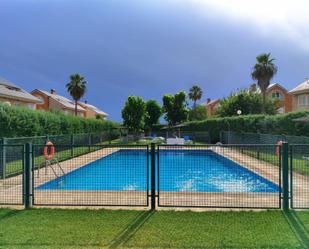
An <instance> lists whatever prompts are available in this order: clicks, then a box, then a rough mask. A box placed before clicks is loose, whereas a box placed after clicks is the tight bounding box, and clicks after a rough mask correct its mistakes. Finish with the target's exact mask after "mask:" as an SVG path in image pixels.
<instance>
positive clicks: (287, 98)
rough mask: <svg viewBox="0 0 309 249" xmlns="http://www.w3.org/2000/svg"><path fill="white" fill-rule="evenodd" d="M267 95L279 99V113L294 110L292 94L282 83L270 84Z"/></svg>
mask: <svg viewBox="0 0 309 249" xmlns="http://www.w3.org/2000/svg"><path fill="white" fill-rule="evenodd" d="M266 95H267V97H269V98H272V99H276V100H277V101H278V104H279V109H278V113H279V114H282V113H287V112H291V111H292V110H293V108H292V95H291V94H290V93H289V92H288V90H286V89H285V88H284V87H283V86H281V85H280V84H278V83H274V84H270V85H269V86H268V88H267V90H266Z"/></svg>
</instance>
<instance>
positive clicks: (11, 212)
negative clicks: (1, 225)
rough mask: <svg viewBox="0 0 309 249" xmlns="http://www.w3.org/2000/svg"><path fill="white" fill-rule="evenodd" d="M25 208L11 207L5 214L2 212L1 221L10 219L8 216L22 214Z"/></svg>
mask: <svg viewBox="0 0 309 249" xmlns="http://www.w3.org/2000/svg"><path fill="white" fill-rule="evenodd" d="M23 211H24V210H13V209H10V210H8V211H7V212H5V213H3V214H0V222H1V221H2V220H5V219H8V218H11V217H13V216H16V215H18V214H21V213H23Z"/></svg>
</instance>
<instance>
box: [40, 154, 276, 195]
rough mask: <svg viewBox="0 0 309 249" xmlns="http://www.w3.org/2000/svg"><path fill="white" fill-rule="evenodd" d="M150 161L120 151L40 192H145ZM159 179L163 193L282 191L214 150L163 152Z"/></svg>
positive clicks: (70, 174) (52, 182)
mask: <svg viewBox="0 0 309 249" xmlns="http://www.w3.org/2000/svg"><path fill="white" fill-rule="evenodd" d="M149 159H150V157H147V153H146V152H145V151H142V150H120V151H118V152H115V153H112V154H110V155H109V156H106V157H103V158H101V159H99V160H97V161H94V162H92V163H89V164H87V165H85V166H83V167H81V168H79V169H76V170H74V171H72V172H70V173H68V174H66V175H64V176H62V177H60V178H57V179H55V180H52V181H50V182H47V183H45V184H43V185H41V186H39V187H38V188H37V189H39V190H140V191H146V190H147V174H148V175H149V171H148V170H147V160H148V161H149ZM148 165H150V163H148ZM156 177H157V178H158V177H159V184H160V186H159V189H160V191H184V192H186V191H188V192H192V191H194V192H278V191H279V187H278V186H277V185H276V184H274V183H272V182H270V181H269V180H267V179H265V178H263V177H261V176H259V175H257V174H255V173H253V172H251V171H249V170H247V169H246V168H244V167H242V166H240V165H238V164H237V163H235V162H233V161H231V160H229V159H227V158H225V157H223V156H221V155H218V154H216V153H215V152H213V151H211V150H202V151H201V150H186V151H185V150H161V151H160V161H159V174H158V172H157V173H156ZM148 182H150V177H148ZM149 186H150V184H149ZM156 189H158V186H156Z"/></svg>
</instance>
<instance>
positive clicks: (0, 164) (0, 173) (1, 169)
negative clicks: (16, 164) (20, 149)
mask: <svg viewBox="0 0 309 249" xmlns="http://www.w3.org/2000/svg"><path fill="white" fill-rule="evenodd" d="M6 144H7V141H6V138H2V151H1V152H2V153H1V161H0V179H5V171H6V169H5V168H6V146H5V145H6Z"/></svg>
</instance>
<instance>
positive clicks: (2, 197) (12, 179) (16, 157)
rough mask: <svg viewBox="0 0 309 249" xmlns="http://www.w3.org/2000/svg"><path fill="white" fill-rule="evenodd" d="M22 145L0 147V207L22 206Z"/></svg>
mask: <svg viewBox="0 0 309 249" xmlns="http://www.w3.org/2000/svg"><path fill="white" fill-rule="evenodd" d="M24 152H25V151H24V145H7V144H2V145H0V205H23V204H24V156H25V154H24Z"/></svg>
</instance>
